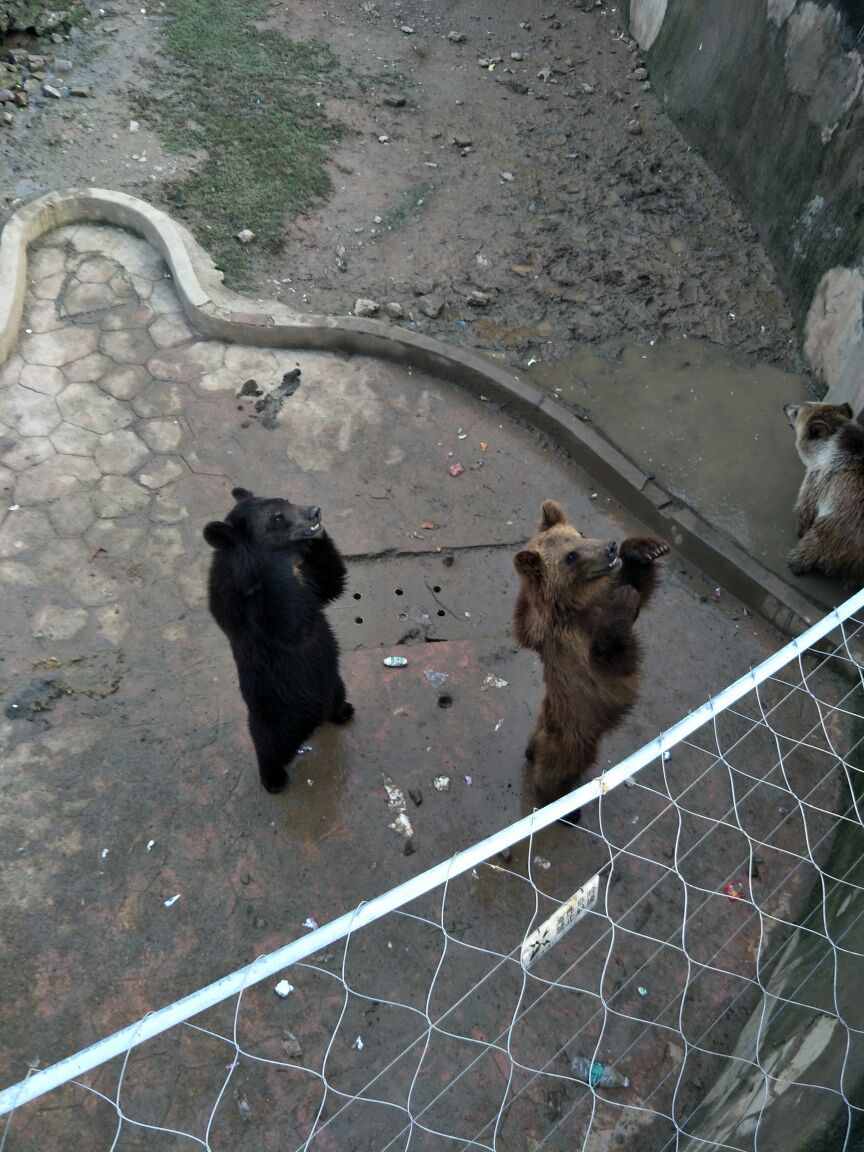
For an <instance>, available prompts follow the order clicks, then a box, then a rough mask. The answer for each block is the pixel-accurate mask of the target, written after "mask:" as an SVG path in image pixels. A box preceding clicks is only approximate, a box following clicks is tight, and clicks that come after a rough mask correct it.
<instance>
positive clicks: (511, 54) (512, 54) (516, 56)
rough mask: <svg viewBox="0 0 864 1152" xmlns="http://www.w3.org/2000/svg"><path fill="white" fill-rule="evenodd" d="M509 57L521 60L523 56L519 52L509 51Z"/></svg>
mask: <svg viewBox="0 0 864 1152" xmlns="http://www.w3.org/2000/svg"><path fill="white" fill-rule="evenodd" d="M510 59H511V60H523V59H524V57H523V55H522V53H521V52H511V53H510Z"/></svg>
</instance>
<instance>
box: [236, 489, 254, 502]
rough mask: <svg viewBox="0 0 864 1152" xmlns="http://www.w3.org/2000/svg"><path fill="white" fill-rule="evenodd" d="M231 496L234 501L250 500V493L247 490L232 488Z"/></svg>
mask: <svg viewBox="0 0 864 1152" xmlns="http://www.w3.org/2000/svg"><path fill="white" fill-rule="evenodd" d="M231 495H232V496H233V497H234V499H235V500H251V499H252V493H251V492H250V491H249V489H248V488H232V489H231Z"/></svg>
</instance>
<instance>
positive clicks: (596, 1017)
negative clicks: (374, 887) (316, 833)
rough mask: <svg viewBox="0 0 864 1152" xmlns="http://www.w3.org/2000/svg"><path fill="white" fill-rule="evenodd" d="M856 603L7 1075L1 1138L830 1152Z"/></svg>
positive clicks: (844, 988)
mask: <svg viewBox="0 0 864 1152" xmlns="http://www.w3.org/2000/svg"><path fill="white" fill-rule="evenodd" d="M862 611H864V592H861V593H859V594H857V595H856V596H854V597H852V598H851V599H850V600H848V601H847V602H846V604H844V605H842V606H841V607H840V608H839V609H837V610H836V611H835V612H833V613H831V614H829V615H828V616H826V617H825V619H824V620H822V621H820V622H819V624H817V625H815V626H814V627H813V628H811V629H810V630H809V631H808V632H807V633H805V634H804V635H803V636H801V637H799V638H798V639H796V640H795V641H793V642H792V643H791V644H789V645H787V646H786V647H784V648H783V649H782V650H781V651H779V652H778V653H776V654H775V655H774V656H773V657H771V658H770V659H769V660H767V661H765V662H764V663H763V664H761V665H760V666H759V667H758V668H755V669H753V670H752V671H751V672H750V673H748V674H747V675H746V676H744V677H742V678H741V679H740V680H738V681H736V683H735V684H733V685H731V686H730V687H729V688H727V689H726V690H725V691H723V692H721V693H720V694H719V695H718V696H716V697H714V698H713V699H712V700H711V701H709V702H708V703H707V704H706V705H704V706H703V707H702V708H700V709H698V710H696V711H695V712H693V713H691V714H690V715H689V716H687V717H685V718H684V719H683V720H682V721H680V722H679V723H678V724H676V725H674V726H673V727H672V728H670V729H669V730H668V731H666V732H664V733H663V735H662V736H660V737H658V739H657V740H655V741H652V742H651V743H650V744H648V745H646V746H645V747H644V748H642V749H640V750H639V751H638V752H636V753H634V754H633V755H632V756H630V757H628V758H627V759H626V760H624V761H622V762H621V763H620V764H618V765H617V766H616V767H615V768H613V769H610V770H609V771H607V772H605V773H603V775H602V776H600V777H598V778H597V779H596V780H594V781H592V782H590V783H589V784H587V785H585V786H584V787H582V788H580V789H578V790H577V791H576V792H574V793H573V794H571V795H570V796H569V797H565V798H564V799H563V800H561V801H558V802H557V803H556V804H553V805H550V806H549V807H548V808H545V809H543V810H541V811H539V812H536V813H534V814H532V815H531V816H529V817H526V818H525V819H524V820H521V821H519V822H518V823H516V824H513V825H511V826H510V827H508V828H505V829H503V830H502V831H501V832H499V833H496V834H495V835H494V836H491V837H489V838H487V839H486V840H484V841H482V842H480V843H478V844H476V845H474V846H472V847H471V848H469V849H467V850H466V851H464V852H461V853H458V854H457V855H456V856H454V857H453V858H452V859H451V860H448V861H445V862H443V863H442V864H440V865H438V866H437V867H435V868H432V869H430V870H429V871H427V872H425V873H423V874H422V875H420V876H418V877H416V878H414V879H412V880H410V881H408V882H406V883H404V884H402V885H400V886H399V887H397V888H394V889H392V890H391V891H389V892H385V893H383V894H382V895H381V896H379V897H377V898H376V899H375V900H372V901H370V902H369V903H367V904H363V905H361V906H360V907H358V908H356V909H354V910H353V911H351V912H349V913H347V914H346V915H344V916H342V917H340V918H338V919H337V920H335V921H333V922H332V923H330V924H327V925H324V926H322V927H320V928H318V929H316V930H314V931H312V932H310V933H309V934H308V935H306V936H304V937H302V938H301V939H299V940H296V941H294V942H292V943H290V944H288V945H286V946H285V947H284V948H281V949H279V950H278V951H276V952H274V953H271V954H269V955H266V956H262V957H259V958H258V959H257V960H255V961H254V962H253V963H251V964H249V965H248V966H247V967H245V968H242V969H240V970H239V971H237V972H234V973H232V974H231V975H230V976H226V977H225V978H223V979H222V980H219V981H217V982H216V983H214V984H211V985H209V986H207V987H205V988H202V989H200V990H199V991H198V992H196V993H194V994H192V995H190V996H187V997H186V998H184V999H183V1000H180V1001H177V1002H176V1003H174V1004H171V1005H169V1006H167V1007H166V1008H163V1009H161V1010H160V1011H158V1012H154V1013H152V1014H151V1015H149V1016H146V1017H144V1018H143V1019H142V1020H139V1021H137V1022H136V1023H135V1024H133V1025H131V1026H130V1027H128V1028H125V1029H123V1030H122V1031H120V1032H118V1033H116V1034H115V1035H113V1036H111V1037H108V1038H107V1039H105V1040H103V1041H101V1042H99V1043H97V1044H94V1045H92V1046H91V1047H90V1048H87V1049H84V1050H83V1051H81V1052H79V1053H77V1054H76V1055H74V1056H72V1057H69V1058H68V1059H65V1060H62V1061H61V1062H60V1063H58V1064H55V1065H53V1066H51V1067H48V1068H45V1069H42V1070H38V1071H34V1072H33V1073H32V1074H31V1075H30V1076H28V1077H27V1078H26V1079H24V1080H22V1081H20V1082H19V1083H17V1084H14V1085H12V1086H11V1087H8V1088H6V1089H5V1090H3V1091H0V1117H5V1120H2V1119H0V1152H25V1150H30V1149H36V1148H38V1149H40V1150H41V1152H50V1150H51V1149H54V1148H57V1149H61V1148H62V1149H72V1148H87V1149H103V1148H104V1149H106V1150H110V1152H114V1150H124V1152H125V1150H133V1149H136V1150H137V1149H150V1148H153V1149H167V1148H170V1149H175V1148H176V1149H184V1148H190V1149H192V1148H204V1149H208V1150H212V1152H228V1150H230V1152H240V1150H245V1149H249V1150H252V1149H255V1150H266V1149H271V1148H273V1149H276V1148H279V1149H285V1150H289V1149H290V1150H293V1152H330V1150H334V1152H335V1150H336V1149H338V1150H340V1152H344V1150H349V1152H353V1150H355V1149H356V1150H357V1152H387V1150H390V1149H400V1150H406V1149H410V1150H411V1152H426V1150H429V1152H432V1150H439V1152H443V1150H446V1152H451V1150H452V1152H456V1150H457V1149H458V1150H463V1149H487V1150H494V1152H516V1150H519V1152H522V1150H525V1149H531V1150H540V1149H544V1150H550V1152H551V1150H559V1149H560V1150H564V1149H567V1150H568V1152H569V1150H571V1149H584V1150H594V1149H596V1150H597V1152H599V1150H601V1149H607V1148H611V1147H621V1148H624V1149H625V1150H626V1149H628V1148H629V1149H633V1150H636V1149H638V1150H639V1152H653V1150H657V1152H661V1150H666V1149H673V1148H674V1149H682V1150H686V1152H695V1150H696V1149H697V1148H698V1149H700V1150H701V1149H738V1150H747V1149H753V1150H754V1152H755V1150H756V1149H760V1150H761V1149H763V1148H770V1147H781V1146H785V1145H784V1144H783V1143H782V1140H780V1139H779V1138H778V1137H776V1135H775V1134H774V1128H773V1125H774V1124H775V1123H776V1119H775V1113H776V1110H777V1109H778V1108H783V1109H785V1110H786V1117H787V1122H788V1116H789V1109H797V1110H799V1111H798V1114H797V1115H796V1117H795V1121H794V1126H796V1127H800V1128H801V1129H802V1130H803V1129H806V1126H807V1124H808V1123H810V1122H811V1120H812V1118H813V1117H817V1116H821V1115H822V1114H823V1113H824V1115H826V1116H829V1117H830V1122H831V1123H832V1124H833V1125H834V1126H835V1128H834V1131H835V1133H836V1138H835V1142H834V1144H833V1145H832V1146H833V1147H836V1148H837V1149H838V1152H839V1150H841V1149H846V1148H851V1144H850V1143H849V1141H850V1139H851V1134H852V1133H853V1131H854V1130H855V1129H856V1126H858V1127H859V1128H860V1127H861V1126H864V1098H862V1096H861V1095H859V1094H858V1093H859V1092H860V1089H861V1086H862V1084H864V1011H862V1010H861V1007H860V1000H861V997H860V995H859V993H858V991H857V989H858V987H859V985H860V979H861V971H862V970H864V969H862V960H864V953H862V951H861V947H862V940H864V925H862V920H864V864H862V856H864V851H862V850H864V840H862V839H861V834H862V827H864V826H862V816H864V774H862V769H861V767H859V765H861V764H864V748H862V746H861V745H862V741H864V722H862V687H864V670H862V662H861V651H862V650H864V645H862V640H864V636H862V624H861V621H860V619H858V618H857V617H860V616H861V615H862ZM621 785H627V786H628V789H630V791H625V790H624V788H622V787H620V786H621ZM596 801H599V803H598V804H596V806H595V805H594V804H593V803H592V802H596ZM585 805H589V808H588V810H587V811H586V813H585V814H584V815H583V817H582V820H581V821H580V822H577V821H576V820H575V818H574V815H573V814H574V812H575V810H576V809H578V808H582V807H584V806H585ZM568 817H569V818H568ZM850 838H857V841H855V840H854V839H850ZM850 843H852V845H853V848H852V850H851V851H850V850H849V847H848V846H849V844H850ZM856 843H857V851H856V850H855V845H856ZM820 1045H821V1047H820ZM61 1046H62V1038H58V1047H61ZM808 1052H815V1053H816V1054H817V1055H820V1054H821V1057H820V1060H819V1061H817V1062H816V1064H815V1065H813V1066H811V1064H812V1062H810V1063H808V1062H807V1061H806V1060H805V1056H806V1053H808ZM793 1084H794V1091H789V1092H787V1091H786V1090H787V1089H790V1088H791V1086H792V1085H793Z"/></svg>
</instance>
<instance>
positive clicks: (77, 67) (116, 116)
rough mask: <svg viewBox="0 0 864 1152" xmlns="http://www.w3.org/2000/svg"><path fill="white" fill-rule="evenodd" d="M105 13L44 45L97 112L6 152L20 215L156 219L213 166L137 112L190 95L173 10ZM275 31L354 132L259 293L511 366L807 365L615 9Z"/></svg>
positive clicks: (508, 7)
mask: <svg viewBox="0 0 864 1152" xmlns="http://www.w3.org/2000/svg"><path fill="white" fill-rule="evenodd" d="M584 7H589V5H585V6H584ZM92 11H93V15H92V18H91V19H90V20H89V21H86V22H85V23H84V26H83V29H82V30H75V31H74V37H73V39H72V40H71V41H69V42H68V43H64V44H63V45H62V46H59V47H58V46H57V45H52V44H50V43H47V44H45V45H42V47H44V48H45V50H46V51H48V52H51V51H52V50H53V52H54V53H56V54H59V53H60V52H62V53H64V54H65V55H66V56H67V57H71V58H72V60H73V64H74V70H73V74H72V76H73V77H74V79H75V80H76V81H77V82H84V83H87V84H89V85H90V88H91V95H90V96H89V97H88V98H85V99H80V98H79V99H75V98H74V97H71V96H66V95H65V93H66V92H67V90H68V88H64V87H62V85H61V88H60V90H61V92H62V93H63V94H64V95H63V98H62V99H60V100H41V99H40V98H39V97H35V98H34V103H33V106H32V107H31V108H30V109H28V110H27V111H25V112H23V113H19V115H18V116H17V118H16V124H15V126H14V128H12V129H6V130H5V131H3V132H2V133H0V197H2V204H3V208H2V213H0V219H2V217H3V215H6V214H8V212H9V211H10V210H11V209H12V208H13V207H14V205H15V203H16V201H17V200H19V199H22V198H28V197H31V196H33V195H36V194H38V193H40V192H44V191H47V190H49V189H52V188H62V187H68V186H70V185H75V184H80V183H92V184H98V185H102V186H105V187H111V188H116V189H120V190H122V191H128V192H131V193H134V194H138V195H143V196H145V197H147V198H148V199H150V200H153V201H155V202H157V203H159V202H160V201H164V198H165V191H166V185H167V182H170V181H171V180H173V179H175V178H176V177H177V175H178V174H180V175H182V174H183V173H184V172H186V171H189V170H190V169H191V168H193V167H194V166H195V165H196V163H199V162H200V160H201V156H196V155H191V156H190V155H183V156H177V155H169V154H167V153H166V152H165V151H164V150H163V148H162V146H161V145H160V142H159V139H158V137H157V136H156V135H155V134H154V133H152V132H151V131H149V130H148V128H147V125H146V124H145V123H144V122H143V121H142V120H141V119H138V116H139V114H138V113H137V112H136V110H135V109H136V106H137V105H136V100H135V94H136V93H144V94H146V95H147V96H149V97H155V98H156V99H157V100H164V101H171V100H175V99H180V98H181V96H180V95H179V92H178V91H177V90H176V85H175V82H174V79H173V78H172V76H171V69H170V67H168V66H167V65H166V64H165V62H164V60H162V59H161V58H160V55H159V50H160V42H159V16H158V14H156V15H154V12H157V10H156V9H154V10H151V9H149V8H143V7H142V6H141V5H140V4H139V3H134V4H132V3H125V2H120V3H117V4H115V5H113V6H111V7H109V8H107V9H100V8H96V7H95V6H94V8H93V9H92ZM100 12H104V13H105V14H104V16H100V15H99V13H100ZM273 20H274V22H275V23H276V24H277V26H278V27H279V28H281V29H282V30H283V31H284V32H285V33H286V35H288V36H290V37H292V38H297V39H309V38H316V39H319V40H323V41H324V42H326V43H327V44H328V46H329V47H330V48H331V49H332V51H333V52H334V53H335V55H336V56H337V57H338V59H339V60H340V61H341V68H340V69H339V70H338V72H337V73H336V74H334V75H333V76H332V77H331V78H330V80H329V81H327V83H326V84H325V86H324V88H323V89H322V100H323V101H324V102H325V106H326V108H327V111H328V114H329V115H330V116H331V117H332V118H333V119H334V120H338V121H340V122H342V123H343V124H345V125H346V126H347V128H348V131H347V132H346V133H345V136H344V138H343V142H342V144H341V146H340V147H339V148H338V150H337V151H336V153H335V154H334V158H333V163H332V166H331V173H332V177H333V182H334V192H333V195H332V197H331V199H330V200H329V201H328V202H327V203H325V204H322V205H321V207H320V208H319V209H318V210H317V211H315V212H313V213H311V214H308V215H306V216H303V217H301V218H299V219H286V221H285V246H284V249H283V251H282V252H281V253H279V254H272V253H269V252H268V251H266V250H265V249H264V248H263V247H262V248H260V249H259V250H258V251H257V252H256V254H255V258H254V260H253V261H252V263H251V265H250V270H249V283H248V284H247V287H251V288H253V289H257V290H258V291H259V292H260V293H262V294H266V295H275V296H279V297H281V298H282V299H285V300H290V301H291V303H293V304H295V305H296V306H297V307H298V308H304V309H310V310H313V311H317V312H332V313H336V314H344V313H347V312H349V311H351V309H352V308H353V307H354V303H355V301H356V300H357V298H358V297H363V298H371V299H372V300H374V301H376V302H378V303H380V304H382V305H383V304H384V303H387V302H390V301H395V302H398V303H401V305H402V307H403V309H404V313H405V316H404V319H403V320H402V321H400V322H401V323H405V324H408V325H411V326H412V327H415V328H417V329H420V330H422V331H427V332H429V333H431V334H434V335H436V336H438V337H440V338H442V339H445V340H452V341H458V342H460V343H462V344H470V345H472V346H474V347H478V348H482V349H486V350H489V351H491V352H493V353H498V354H501V355H504V356H506V358H507V360H508V361H509V362H510V363H511V364H525V363H527V361H528V360H530V359H531V358H541V357H542V358H543V359H547V360H548V359H554V358H558V357H562V356H566V355H568V354H569V353H571V352H572V351H573V350H574V349H575V348H577V347H579V346H581V345H583V344H584V342H586V341H601V340H608V339H610V338H614V339H617V338H622V337H623V338H628V339H630V340H637V341H640V342H647V341H650V340H656V339H657V338H659V337H662V336H663V334H664V333H669V332H672V331H684V332H686V333H687V334H688V335H689V336H691V337H702V338H706V339H708V340H711V341H713V342H715V343H717V344H719V345H721V346H723V347H725V348H728V349H731V350H735V351H737V352H741V353H745V354H749V355H751V356H753V355H758V357H759V359H761V360H767V361H770V362H772V363H776V364H777V365H778V366H781V367H785V368H787V369H789V368H791V369H798V368H800V360H799V356H798V351H797V348H796V345H795V340H794V336H793V330H792V320H791V317H790V314H789V312H788V309H787V307H786V305H785V302H784V300H783V298H782V295H781V293H780V291H779V289H778V288H777V286H776V283H775V280H774V276H773V272H772V269H771V266H770V264H769V262H768V260H767V257H766V255H765V253H764V251H763V250H762V248H761V247H760V246H759V243H758V240H757V238H756V237H755V236H754V234H753V232H752V230H751V228H750V227H749V226H748V224H747V223H746V221H745V220H744V218H743V217H742V215H741V213H740V212H739V211H738V210H737V208H736V206H735V205H734V203H733V202H732V200H731V199H730V197H729V195H728V194H727V192H726V191H725V189H724V188H723V186H722V185H721V183H720V182H719V180H717V179H716V178H715V177H714V175H713V174H712V173H711V172H710V170H709V169H708V168H707V166H706V165H705V163H704V162H703V161H702V160H701V158H700V157H699V156H698V155H696V154H695V153H694V152H692V151H691V150H690V148H689V147H688V145H687V144H686V142H685V141H684V140H683V138H682V136H681V134H680V133H679V132H678V130H677V129H676V128H675V126H674V125H673V124H672V123H671V122H670V121H669V120H668V119H667V118H666V116H665V115H664V113H663V111H662V108H661V107H660V105H659V102H658V100H657V98H656V97H655V94H654V92H653V90H652V89H651V82H650V78H649V79H648V80H646V79H645V74H644V73H643V71H642V69H643V68H644V64H643V62H642V61H641V59H640V58H639V55H638V52H637V51H635V44H634V43H633V42H632V41H628V39H627V37H626V35H625V33H624V32H623V31H622V25H621V20H620V14H619V13H618V11H617V10H616V9H614V8H611V7H610V8H601V7H590V9H589V10H587V11H585V10H583V6H581V5H578V6H577V5H575V4H574V3H572V0H568V2H565V3H562V4H559V5H557V6H555V5H542V6H541V5H539V4H536V3H533V4H532V3H525V2H524V0H519V2H517V0H503V2H493V0H484V2H478V3H473V4H471V5H466V4H464V3H456V2H454V0H450V2H447V3H441V4H437V5H435V6H434V10H432V11H429V10H427V8H426V7H424V6H422V5H419V4H417V3H413V2H410V0H408V2H403V3H398V2H397V0H380V2H374V3H373V2H366V3H362V4H361V3H357V2H353V0H333V2H331V3H328V4H327V5H320V4H310V3H301V2H299V0H290V2H288V3H285V4H282V5H280V6H279V8H278V11H276V12H274V16H273ZM409 28H410V29H413V31H411V32H407V31H403V29H409ZM451 32H452V33H456V34H459V35H463V36H464V40H461V41H458V42H455V41H453V40H451V39H449V34H450V33H451ZM21 42H22V41H16V42H15V43H21ZM10 43H11V41H10ZM37 46H38V45H37ZM31 50H32V48H31ZM514 55H516V56H518V57H521V58H520V59H513V58H512V57H513V56H514ZM499 58H500V59H499ZM478 60H481V61H482V60H486V61H492V62H495V61H496V60H497V61H498V62H497V63H493V64H492V66H489V67H483V66H481V65H480V64H479V63H478ZM49 78H50V75H49ZM646 89H647V90H646ZM394 98H395V99H397V100H398V99H400V98H404V101H405V103H404V105H403V106H401V107H393V106H391V104H388V103H387V102H386V101H387V100H391V101H392V100H393V99H394ZM130 123H131V124H132V125H133V126H135V128H134V130H130ZM454 141H455V142H458V143H454ZM460 145H461V146H460ZM246 225H247V226H248V227H249V228H251V229H252V230H254V229H255V226H256V222H255V221H254V220H249V221H247V222H246ZM199 239H201V240H202V242H204V243H205V244H206V242H207V237H206V235H205V236H201V235H199ZM472 291H480V292H482V293H484V294H485V295H486V296H488V297H489V303H488V305H486V306H482V305H481V306H479V307H478V306H472V305H471V304H469V303H468V296H469V294H470V293H471V292H472ZM439 308H440V311H438V309H439ZM434 313H437V314H434Z"/></svg>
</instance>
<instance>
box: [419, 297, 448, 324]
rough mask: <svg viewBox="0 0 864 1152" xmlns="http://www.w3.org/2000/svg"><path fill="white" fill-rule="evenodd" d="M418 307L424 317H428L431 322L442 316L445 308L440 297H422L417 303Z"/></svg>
mask: <svg viewBox="0 0 864 1152" xmlns="http://www.w3.org/2000/svg"><path fill="white" fill-rule="evenodd" d="M417 307H418V309H419V310H420V311H421V312H422V313H423V315H424V316H428V317H429V319H430V320H434V319H436V317H437V316H439V315H440V313H441V309H442V308H443V307H444V301H443V300H442V298H441V297H440V296H421V297H420V298H419V300H418V301H417Z"/></svg>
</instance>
